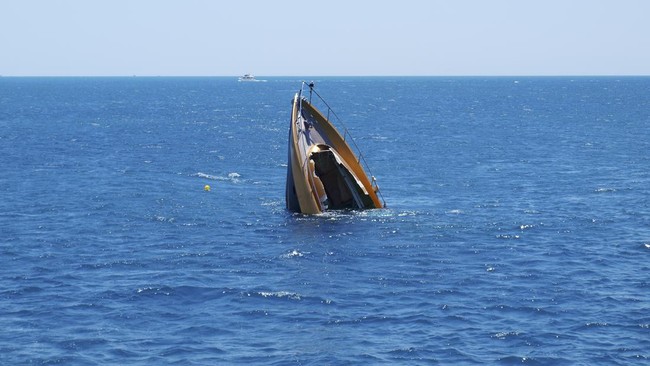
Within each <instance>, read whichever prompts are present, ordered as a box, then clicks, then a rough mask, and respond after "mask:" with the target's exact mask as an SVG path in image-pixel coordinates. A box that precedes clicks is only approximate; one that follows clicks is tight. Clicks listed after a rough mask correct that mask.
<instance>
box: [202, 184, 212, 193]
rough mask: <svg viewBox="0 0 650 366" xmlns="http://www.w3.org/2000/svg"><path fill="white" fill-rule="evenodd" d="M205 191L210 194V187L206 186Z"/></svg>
mask: <svg viewBox="0 0 650 366" xmlns="http://www.w3.org/2000/svg"><path fill="white" fill-rule="evenodd" d="M203 190H204V191H206V192H210V186H209V185H207V184H206V185H205V187H203Z"/></svg>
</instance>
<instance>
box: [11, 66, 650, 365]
mask: <svg viewBox="0 0 650 366" xmlns="http://www.w3.org/2000/svg"><path fill="white" fill-rule="evenodd" d="M301 80H302V78H297V77H295V78H294V77H286V78H279V77H275V78H268V79H267V81H266V82H238V81H237V78H223V77H221V78H209V77H205V78H166V77H150V78H149V77H125V78H111V77H106V78H81V77H80V78H27V77H25V78H13V77H1V78H0V167H1V168H2V170H1V173H0V364H3V365H25V364H27V365H172V364H173V365H229V364H246V365H248V364H255V365H291V364H296V365H435V364H440V365H483V364H494V365H519V364H530V365H634V364H637V365H648V364H650V77H426V78H425V77H410V78H398V77H395V78H392V77H384V78H356V77H350V78H342V77H341V78H336V77H321V78H313V79H312V78H308V79H307V81H311V80H314V82H315V83H316V90H317V91H318V93H319V94H320V95H321V96H322V97H323V98H325V100H326V101H327V102H328V103H329V105H330V106H331V107H332V108H333V109H334V111H335V112H336V114H337V115H338V116H339V117H340V119H341V121H342V122H343V123H344V124H345V126H347V128H348V130H349V131H350V133H351V135H352V136H353V137H355V141H356V143H357V145H358V146H359V148H360V150H361V151H362V152H363V153H364V157H365V160H366V161H367V162H368V165H369V167H370V170H371V174H372V175H374V176H376V177H377V182H378V184H379V187H380V189H381V192H382V194H383V197H384V199H385V200H386V204H387V208H385V209H377V210H368V211H340V212H328V213H326V214H322V215H316V216H306V215H301V214H295V213H291V212H288V211H287V210H286V209H285V201H284V200H285V198H284V194H285V191H284V190H285V179H286V169H287V135H288V128H289V117H290V109H291V100H292V98H293V95H294V94H295V93H296V92H297V91H298V90H300V88H301ZM206 185H209V186H210V188H211V189H210V191H206V190H205V189H204V187H205V186H206Z"/></svg>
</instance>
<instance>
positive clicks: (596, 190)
mask: <svg viewBox="0 0 650 366" xmlns="http://www.w3.org/2000/svg"><path fill="white" fill-rule="evenodd" d="M594 192H596V193H606V192H616V188H597V189H595V190H594Z"/></svg>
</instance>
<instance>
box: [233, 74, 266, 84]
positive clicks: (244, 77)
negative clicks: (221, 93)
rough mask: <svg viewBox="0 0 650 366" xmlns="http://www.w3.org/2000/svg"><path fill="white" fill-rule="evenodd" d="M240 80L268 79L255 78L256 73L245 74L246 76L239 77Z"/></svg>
mask: <svg viewBox="0 0 650 366" xmlns="http://www.w3.org/2000/svg"><path fill="white" fill-rule="evenodd" d="M239 81H257V82H260V81H266V80H258V79H255V75H253V74H244V76H240V77H239Z"/></svg>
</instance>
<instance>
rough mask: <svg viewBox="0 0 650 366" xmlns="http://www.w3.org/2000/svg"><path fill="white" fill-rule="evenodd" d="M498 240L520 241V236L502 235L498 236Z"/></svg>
mask: <svg viewBox="0 0 650 366" xmlns="http://www.w3.org/2000/svg"><path fill="white" fill-rule="evenodd" d="M496 237H497V239H519V238H520V236H519V235H510V234H500V235H497V236H496Z"/></svg>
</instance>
